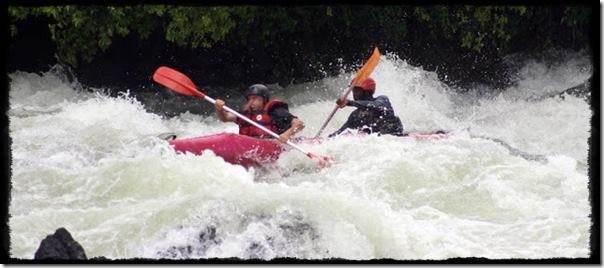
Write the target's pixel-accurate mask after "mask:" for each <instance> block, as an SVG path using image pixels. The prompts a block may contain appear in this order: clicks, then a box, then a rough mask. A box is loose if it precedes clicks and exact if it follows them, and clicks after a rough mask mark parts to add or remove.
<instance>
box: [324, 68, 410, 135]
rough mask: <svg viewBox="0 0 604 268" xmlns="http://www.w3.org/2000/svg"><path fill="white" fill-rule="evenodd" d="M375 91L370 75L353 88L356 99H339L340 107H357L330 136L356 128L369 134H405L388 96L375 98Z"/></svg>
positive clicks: (337, 102)
mask: <svg viewBox="0 0 604 268" xmlns="http://www.w3.org/2000/svg"><path fill="white" fill-rule="evenodd" d="M374 93H375V81H374V80H373V79H372V78H371V77H368V78H367V79H365V81H363V83H362V84H361V85H360V86H357V87H354V88H353V89H352V95H353V98H354V100H348V99H338V100H337V101H336V104H337V105H338V107H339V108H340V109H341V108H344V107H346V106H353V107H356V108H357V109H356V110H354V111H353V112H352V113H351V114H350V115H349V116H348V120H346V123H344V125H343V126H342V127H341V128H340V129H338V130H337V131H336V132H334V133H332V134H330V135H329V136H328V137H333V136H335V135H338V134H340V133H342V132H343V131H344V130H346V129H355V130H358V131H359V132H365V133H368V134H371V133H379V134H391V135H396V136H403V135H405V134H404V133H403V123H402V122H401V119H400V118H399V117H398V116H396V115H395V114H394V109H393V108H392V105H391V104H390V100H389V99H388V97H386V96H383V95H381V96H377V97H375V98H374V97H373V94H374Z"/></svg>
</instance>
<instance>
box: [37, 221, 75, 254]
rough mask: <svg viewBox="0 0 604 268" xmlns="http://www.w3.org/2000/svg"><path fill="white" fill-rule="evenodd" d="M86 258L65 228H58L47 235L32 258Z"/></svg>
mask: <svg viewBox="0 0 604 268" xmlns="http://www.w3.org/2000/svg"><path fill="white" fill-rule="evenodd" d="M42 259H55V260H86V259H87V258H86V252H84V248H82V246H81V245H80V244H79V243H78V242H77V241H75V240H74V239H73V237H72V236H71V234H70V233H69V232H68V231H67V230H66V229H65V228H62V227H61V228H59V229H57V230H56V231H55V233H54V234H52V235H49V236H47V237H46V238H44V240H42V242H41V243H40V247H38V250H36V253H35V255H34V260H42Z"/></svg>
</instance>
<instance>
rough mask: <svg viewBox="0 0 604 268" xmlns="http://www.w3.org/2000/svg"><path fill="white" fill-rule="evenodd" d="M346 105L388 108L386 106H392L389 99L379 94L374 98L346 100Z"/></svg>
mask: <svg viewBox="0 0 604 268" xmlns="http://www.w3.org/2000/svg"><path fill="white" fill-rule="evenodd" d="M346 106H354V107H357V108H367V109H388V107H392V106H391V105H390V101H389V100H388V98H387V97H385V96H379V97H377V98H375V99H374V100H348V102H347V103H346Z"/></svg>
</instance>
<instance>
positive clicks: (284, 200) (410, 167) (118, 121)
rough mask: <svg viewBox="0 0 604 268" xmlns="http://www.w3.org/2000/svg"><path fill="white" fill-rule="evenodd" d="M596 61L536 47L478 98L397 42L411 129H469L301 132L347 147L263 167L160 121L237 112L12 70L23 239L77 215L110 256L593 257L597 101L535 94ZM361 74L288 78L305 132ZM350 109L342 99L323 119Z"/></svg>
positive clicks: (392, 72) (385, 63) (401, 103)
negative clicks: (145, 98) (321, 161)
mask: <svg viewBox="0 0 604 268" xmlns="http://www.w3.org/2000/svg"><path fill="white" fill-rule="evenodd" d="M586 64H587V65H589V60H588V59H587V58H585V57H582V56H577V55H571V56H569V58H568V59H567V60H566V62H565V64H562V65H560V66H553V67H546V66H545V65H544V64H542V63H539V62H530V63H528V64H526V66H525V67H524V68H523V70H522V72H521V74H520V75H521V77H522V78H521V80H520V81H519V83H518V84H517V86H515V87H512V88H509V89H507V90H505V91H504V92H503V93H501V94H500V95H498V96H495V97H482V98H479V97H475V96H474V95H471V94H468V95H466V96H461V95H457V94H455V93H453V92H452V91H451V90H450V89H449V88H447V87H446V86H445V85H444V84H442V83H441V82H440V81H438V79H437V78H436V75H435V74H434V73H430V72H426V71H424V70H422V69H421V68H417V67H413V66H409V65H408V64H407V63H406V62H405V61H404V60H400V59H397V58H396V57H395V56H392V55H389V56H383V57H382V59H381V62H380V64H379V65H378V67H377V68H376V70H375V71H374V73H373V77H374V78H375V80H376V81H377V85H378V90H377V94H385V95H387V96H389V97H390V99H391V101H392V103H393V106H394V107H395V109H396V113H397V114H398V115H399V116H400V117H401V119H402V120H403V122H404V124H405V128H406V129H407V130H411V131H414V130H419V131H421V130H435V129H453V130H461V131H457V132H456V133H455V135H453V136H452V137H451V138H449V139H446V140H439V141H415V140H411V139H408V138H397V137H391V136H382V137H377V136H370V137H364V138H361V137H342V138H339V139H335V140H331V141H328V142H326V143H324V144H322V145H320V146H310V145H305V146H304V147H305V148H307V149H309V150H311V151H314V152H317V153H320V154H324V155H329V156H331V157H333V158H334V159H335V160H336V161H337V163H336V164H335V165H333V166H332V167H331V168H329V169H324V170H319V171H317V170H315V164H314V163H313V162H312V161H311V160H309V159H307V158H305V157H304V156H303V155H302V154H300V153H299V152H297V151H291V152H287V153H285V154H283V155H282V156H281V158H280V159H279V161H278V162H277V163H276V165H275V166H272V167H269V168H266V169H262V170H259V169H256V170H255V169H251V170H246V169H244V168H243V167H241V166H236V165H231V164H229V163H226V162H224V161H223V160H222V159H221V158H219V157H216V156H214V155H212V154H206V155H203V156H194V155H190V154H186V155H185V154H176V153H174V152H173V151H172V150H171V148H170V147H169V146H168V145H167V143H166V142H164V141H162V140H160V139H158V138H156V137H155V136H156V135H157V134H160V133H165V132H176V133H179V134H180V135H181V136H185V137H186V136H188V137H191V136H200V135H206V134H210V133H216V132H220V131H229V132H236V130H237V128H236V126H235V125H234V124H225V123H221V122H218V121H217V119H216V118H215V117H202V116H197V115H193V114H188V113H186V114H182V115H181V116H179V117H176V118H172V119H166V118H162V117H160V116H158V115H156V114H152V113H148V112H146V111H145V109H144V107H143V105H142V104H141V103H139V102H137V101H136V100H135V99H133V98H130V97H127V96H122V97H118V98H112V97H107V96H106V95H103V94H99V93H82V92H81V91H79V90H78V88H79V85H78V84H77V83H71V84H70V83H68V82H65V81H64V80H63V79H61V76H57V75H56V74H55V73H53V72H48V73H45V74H42V75H37V74H31V73H22V72H17V73H13V74H10V75H9V76H10V78H11V80H12V81H11V84H10V86H11V87H10V89H11V91H10V110H9V116H10V124H9V129H10V137H11V138H12V147H11V149H12V157H13V159H12V161H13V162H12V180H11V181H12V191H11V198H12V199H11V203H10V207H9V210H10V211H9V212H10V215H11V217H10V220H9V226H10V242H11V245H10V247H11V248H10V254H11V256H12V257H16V258H25V259H30V258H33V255H34V252H35V251H36V249H37V247H38V246H39V243H40V241H41V240H42V239H43V238H44V237H46V236H47V235H49V234H52V233H53V232H54V231H55V230H56V229H57V228H59V227H66V228H67V230H69V231H70V232H71V233H72V235H73V237H74V238H75V239H76V240H77V241H78V242H79V243H80V244H81V245H82V246H83V247H84V249H85V250H86V254H87V256H89V257H93V256H106V257H108V258H112V259H121V258H135V257H144V258H212V257H240V258H262V259H271V258H275V257H294V258H312V259H315V258H332V257H338V258H346V259H376V258H394V259H406V260H408V259H446V258H451V257H486V258H496V259H500V258H538V259H541V258H552V257H570V258H575V257H588V256H589V253H590V251H589V241H590V232H589V229H590V224H591V221H590V218H589V214H590V210H591V207H590V203H589V199H588V198H589V191H588V186H587V185H588V180H589V178H588V176H587V168H586V167H587V164H588V163H587V156H588V148H589V145H588V143H587V139H588V137H589V135H590V133H589V131H590V123H589V120H590V117H591V115H592V112H591V110H590V108H589V105H588V104H587V103H586V102H585V101H584V100H583V99H580V98H576V97H573V96H567V97H566V98H564V99H561V98H548V99H544V100H541V101H529V99H530V98H529V97H534V96H544V95H547V93H551V92H555V91H556V90H562V89H565V88H568V87H571V86H574V85H576V84H578V83H581V82H582V81H584V80H585V79H587V78H588V77H589V75H590V74H589V72H585V71H582V66H585V65H586ZM351 75H352V74H350V73H342V74H341V75H339V76H337V77H330V78H326V79H323V80H320V81H316V82H314V83H308V84H303V85H296V86H293V87H292V88H291V89H289V90H286V91H285V93H283V94H282V95H280V97H283V98H286V99H288V100H290V102H291V104H292V105H291V111H292V113H294V114H296V115H298V116H300V117H301V119H303V120H304V121H305V122H306V125H307V128H306V129H305V130H304V131H303V133H302V135H306V136H311V135H314V134H315V133H316V131H317V129H318V127H319V126H320V125H321V124H322V122H323V120H325V118H326V116H327V114H328V113H329V111H330V110H331V109H332V108H333V105H334V103H333V100H334V99H335V98H336V96H337V95H338V94H339V92H340V91H341V90H342V89H343V86H345V85H346V84H347V83H348V80H349V79H350V77H351ZM302 88H309V89H315V92H318V93H317V94H316V95H315V96H311V95H309V94H308V93H307V91H301V89H302ZM317 89H319V90H318V91H317ZM133 90H136V89H133ZM293 92H298V93H295V94H294V93H293ZM207 105H209V104H207ZM351 111H352V109H351V108H346V109H345V110H343V111H339V112H338V113H337V114H336V116H335V118H334V119H333V120H332V122H331V123H330V125H329V127H328V129H327V130H326V132H325V134H328V133H330V132H332V131H334V130H335V129H336V128H337V127H339V126H340V125H341V124H342V123H343V122H344V121H345V119H346V116H347V115H348V114H349V113H350V112H351ZM468 127H469V130H468V129H467V128H468ZM463 129H466V130H463ZM474 135H481V136H487V137H493V138H498V139H500V140H503V141H505V142H506V143H508V144H510V145H511V146H513V147H515V148H518V149H519V150H522V151H524V152H528V153H531V154H539V155H545V156H546V158H547V161H541V162H536V161H529V160H527V159H524V158H522V157H519V156H517V155H514V154H511V153H510V151H509V150H508V149H506V148H505V147H503V146H501V145H500V144H499V143H496V142H494V141H492V140H489V139H483V138H476V137H474Z"/></svg>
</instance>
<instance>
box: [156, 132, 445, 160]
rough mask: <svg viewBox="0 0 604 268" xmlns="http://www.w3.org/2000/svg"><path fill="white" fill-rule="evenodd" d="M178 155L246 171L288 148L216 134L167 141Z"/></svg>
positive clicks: (437, 135) (434, 135) (431, 135)
mask: <svg viewBox="0 0 604 268" xmlns="http://www.w3.org/2000/svg"><path fill="white" fill-rule="evenodd" d="M448 136H449V133H444V132H426V133H409V134H407V135H406V136H405V137H410V138H414V139H418V140H436V139H443V138H446V137H448ZM322 141H323V139H321V138H305V137H301V138H295V139H293V142H294V143H298V144H299V143H307V144H320V143H321V142H322ZM168 142H169V143H170V145H172V147H173V148H174V150H175V151H177V152H181V153H184V152H189V153H193V154H196V155H200V154H202V153H203V151H204V150H211V151H213V152H214V154H216V155H217V156H220V157H222V158H223V159H224V161H226V162H229V163H231V164H237V165H242V166H244V167H246V168H248V167H250V166H258V165H263V164H267V163H271V162H275V161H276V160H277V159H279V155H280V154H281V153H282V152H283V151H284V150H286V149H289V148H287V147H288V146H287V145H282V144H281V143H280V142H279V141H277V140H275V139H257V138H252V137H248V136H244V135H239V134H234V133H218V134H213V135H208V136H203V137H196V138H185V139H173V140H169V141H168Z"/></svg>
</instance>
